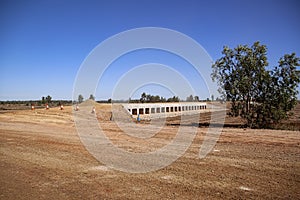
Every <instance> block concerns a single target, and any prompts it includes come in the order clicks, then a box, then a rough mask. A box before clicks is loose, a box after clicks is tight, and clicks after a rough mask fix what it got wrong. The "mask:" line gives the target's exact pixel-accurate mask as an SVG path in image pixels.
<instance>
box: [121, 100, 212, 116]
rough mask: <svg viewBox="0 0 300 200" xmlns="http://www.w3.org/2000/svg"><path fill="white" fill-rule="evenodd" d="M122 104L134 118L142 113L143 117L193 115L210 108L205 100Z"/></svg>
mask: <svg viewBox="0 0 300 200" xmlns="http://www.w3.org/2000/svg"><path fill="white" fill-rule="evenodd" d="M122 106H123V107H124V108H125V110H126V111H127V112H128V114H130V115H131V116H132V117H133V118H135V117H137V115H140V117H141V119H155V118H165V117H174V116H179V115H192V114H197V113H200V112H207V111H208V109H209V108H208V106H207V104H206V103H205V102H178V103H128V104H122Z"/></svg>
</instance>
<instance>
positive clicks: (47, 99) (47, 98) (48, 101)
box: [45, 95, 52, 104]
mask: <svg viewBox="0 0 300 200" xmlns="http://www.w3.org/2000/svg"><path fill="white" fill-rule="evenodd" d="M51 100H52V97H51V96H50V95H48V96H47V97H46V98H45V101H46V102H47V103H48V104H49V103H51Z"/></svg>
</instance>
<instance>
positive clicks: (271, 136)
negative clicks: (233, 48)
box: [0, 104, 300, 199]
mask: <svg viewBox="0 0 300 200" xmlns="http://www.w3.org/2000/svg"><path fill="white" fill-rule="evenodd" d="M109 109H110V107H109V106H107V105H99V104H98V105H96V110H97V118H98V120H99V123H100V124H101V126H102V127H103V129H104V131H105V132H106V133H107V136H108V137H109V138H110V139H111V140H112V141H113V142H114V143H115V144H116V145H118V146H119V147H121V148H124V149H125V150H127V151H133V152H147V151H151V150H153V149H155V148H160V147H161V146H163V145H165V144H167V143H168V142H169V141H170V140H171V139H172V137H174V134H175V133H176V131H177V129H178V126H166V127H164V128H163V129H162V130H161V132H160V133H159V134H156V135H155V136H154V137H153V138H150V139H148V140H145V141H143V140H142V139H136V138H133V137H130V136H128V135H126V134H124V133H122V131H121V130H120V129H119V128H118V126H117V125H116V124H115V123H114V122H111V121H109V116H110V113H109ZM71 110H72V108H71V107H65V110H63V111H61V110H59V109H58V108H51V109H50V110H43V109H41V110H35V111H31V110H22V111H7V112H1V113H0V159H1V162H0V176H1V178H0V199H299V198H300V190H299V188H300V133H299V132H297V131H275V130H250V129H237V128H224V129H223V131H222V134H221V136H220V138H219V141H218V143H217V144H216V146H215V148H214V150H213V151H212V152H211V153H210V154H209V155H208V156H207V157H205V158H204V159H199V158H198V153H199V148H200V146H201V144H202V142H203V139H204V137H205V135H206V131H207V128H206V127H200V128H197V131H198V132H197V135H196V138H195V139H194V140H193V143H192V145H191V146H190V148H189V149H188V150H187V151H186V153H185V154H184V155H183V156H182V157H181V158H179V159H178V160H177V161H175V162H174V163H173V164H171V165H169V166H167V167H165V168H163V169H160V170H157V171H154V172H149V173H137V174H132V173H125V172H120V171H117V170H114V169H110V168H108V167H106V166H105V165H103V164H102V163H100V162H99V161H97V160H96V159H95V158H94V157H93V156H92V155H91V154H90V153H89V152H88V151H87V150H86V149H85V147H84V146H83V144H82V143H81V141H80V139H79V136H78V134H77V132H76V128H75V125H74V120H73V116H72V112H71ZM141 126H145V128H147V125H146V124H145V125H143V124H141ZM110 156H114V155H110Z"/></svg>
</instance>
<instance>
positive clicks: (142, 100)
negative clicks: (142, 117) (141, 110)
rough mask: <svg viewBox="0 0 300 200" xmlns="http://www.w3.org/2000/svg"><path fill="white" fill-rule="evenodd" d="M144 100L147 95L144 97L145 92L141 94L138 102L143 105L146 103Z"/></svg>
mask: <svg viewBox="0 0 300 200" xmlns="http://www.w3.org/2000/svg"><path fill="white" fill-rule="evenodd" d="M146 98H147V95H146V93H145V92H143V93H142V94H141V98H140V101H141V102H142V103H144V102H145V101H146Z"/></svg>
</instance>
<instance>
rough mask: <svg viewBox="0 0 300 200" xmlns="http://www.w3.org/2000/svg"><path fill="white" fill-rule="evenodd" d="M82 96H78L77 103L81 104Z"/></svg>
mask: <svg viewBox="0 0 300 200" xmlns="http://www.w3.org/2000/svg"><path fill="white" fill-rule="evenodd" d="M83 99H84V98H83V96H82V95H81V94H80V95H78V103H82V102H83Z"/></svg>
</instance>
